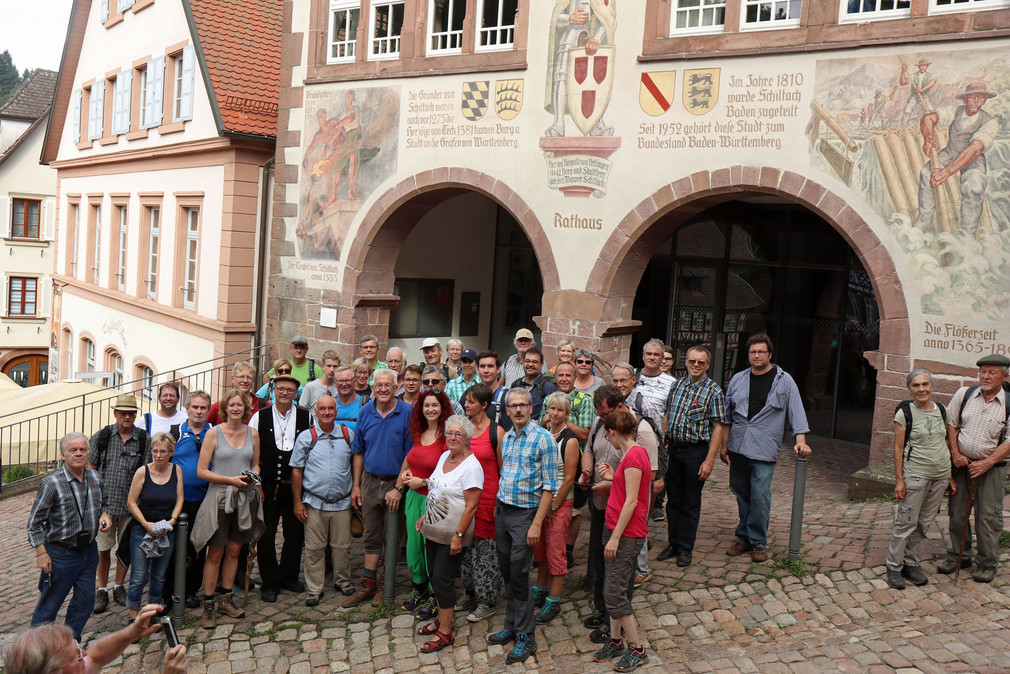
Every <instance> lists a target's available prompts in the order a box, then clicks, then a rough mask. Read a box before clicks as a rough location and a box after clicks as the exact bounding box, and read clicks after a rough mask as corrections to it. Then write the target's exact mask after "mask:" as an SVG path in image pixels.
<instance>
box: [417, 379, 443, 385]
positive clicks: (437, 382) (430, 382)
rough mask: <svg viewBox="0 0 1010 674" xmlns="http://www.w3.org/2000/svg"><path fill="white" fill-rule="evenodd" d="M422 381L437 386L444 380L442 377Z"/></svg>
mask: <svg viewBox="0 0 1010 674" xmlns="http://www.w3.org/2000/svg"><path fill="white" fill-rule="evenodd" d="M421 383H422V384H424V385H425V386H437V385H438V384H441V383H442V380H441V379H440V378H435V379H422V380H421Z"/></svg>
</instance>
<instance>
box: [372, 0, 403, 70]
mask: <svg viewBox="0 0 1010 674" xmlns="http://www.w3.org/2000/svg"><path fill="white" fill-rule="evenodd" d="M380 7H384V8H386V9H388V11H389V15H388V17H389V18H391V17H392V16H393V12H394V11H395V8H396V7H399V8H400V12H401V13H402V12H404V11H405V9H404V3H403V0H376V1H375V2H372V3H371V6H370V7H369V10H368V58H369V59H370V60H373V61H382V60H391V59H398V58H400V40H401V39H402V37H403V24H402V23H401V24H400V33H398V34H395V35H394V34H393V33H392V32H390V31H392V27H393V22H392V21H389V22H388V25H387V28H386V35H385V36H383V37H376V36H375V19H376V16H378V11H379V8H380ZM380 44H383V45H385V46H386V48H387V49H388V51H379V50H377V49H376V47H377V46H378V45H380ZM394 44H395V45H396V49H395V50H393V49H389V46H390V45H394Z"/></svg>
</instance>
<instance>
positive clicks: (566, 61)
mask: <svg viewBox="0 0 1010 674" xmlns="http://www.w3.org/2000/svg"><path fill="white" fill-rule="evenodd" d="M616 5H617V0H557V2H556V3H555V5H554V10H553V11H552V12H551V18H552V24H551V27H552V30H551V34H550V42H549V44H548V49H547V53H548V54H549V58H550V62H549V64H548V68H549V70H550V72H551V73H552V76H551V77H550V78H549V79H548V80H547V92H546V94H547V95H546V97H545V99H546V100H545V102H544V108H545V109H546V110H547V112H551V113H553V114H554V122H553V123H552V124H551V126H550V127H549V128H548V129H547V131H545V132H544V135H545V136H564V135H565V114H566V113H568V77H569V74H568V71H569V65H570V62H571V51H572V50H573V49H579V48H580V47H585V50H586V55H587V56H594V55H595V54H596V53H597V51H598V50H599V49H600V46H613V44H614V32H615V31H616V29H617V6H616ZM613 65H614V64H613V63H610V64H608V67H609V69H610V70H611V71H613ZM598 75H599V73H593V72H588V73H586V74H584V76H592V77H597V76H598ZM608 98H609V96H608ZM598 103H599V104H600V105H604V106H605V105H606V103H605V102H604V101H603V100H600V101H599V102H598ZM577 104H578V105H580V106H582V107H583V108H584V107H585V101H581V102H577ZM592 116H593V115H592V114H585V117H587V118H591V117H592ZM587 135H590V136H612V135H614V129H613V127H610V126H607V125H606V124H604V123H603V120H602V119H600V120H599V121H598V122H596V124H595V125H594V126H593V127H592V129H590V130H589V133H588V134H587Z"/></svg>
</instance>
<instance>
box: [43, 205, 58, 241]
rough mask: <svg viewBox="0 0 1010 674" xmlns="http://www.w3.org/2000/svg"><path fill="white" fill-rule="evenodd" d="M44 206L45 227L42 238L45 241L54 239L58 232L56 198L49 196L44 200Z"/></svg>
mask: <svg viewBox="0 0 1010 674" xmlns="http://www.w3.org/2000/svg"><path fill="white" fill-rule="evenodd" d="M42 208H44V209H45V213H44V214H43V215H44V216H45V223H46V225H45V229H44V230H43V233H42V239H43V240H45V241H52V240H53V237H54V236H55V234H56V199H54V198H53V197H49V198H48V199H46V200H45V201H43V202H42Z"/></svg>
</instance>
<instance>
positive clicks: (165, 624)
mask: <svg viewBox="0 0 1010 674" xmlns="http://www.w3.org/2000/svg"><path fill="white" fill-rule="evenodd" d="M161 629H162V631H163V632H165V639H166V640H167V641H168V647H169V648H175V647H176V646H178V645H179V635H178V634H176V633H175V625H173V624H172V619H171V618H169V617H168V616H162V618H161Z"/></svg>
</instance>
